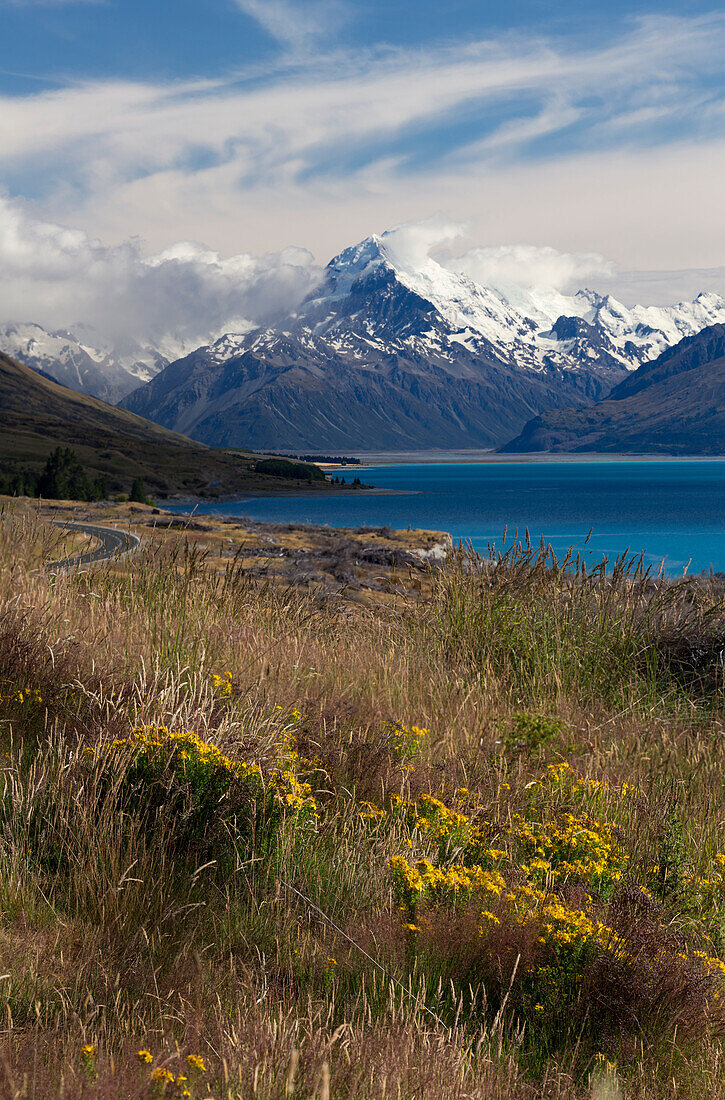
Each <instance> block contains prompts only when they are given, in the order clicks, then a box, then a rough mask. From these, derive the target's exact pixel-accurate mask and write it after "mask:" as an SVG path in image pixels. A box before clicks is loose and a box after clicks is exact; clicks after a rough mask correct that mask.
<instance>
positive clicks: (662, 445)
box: [501, 324, 725, 454]
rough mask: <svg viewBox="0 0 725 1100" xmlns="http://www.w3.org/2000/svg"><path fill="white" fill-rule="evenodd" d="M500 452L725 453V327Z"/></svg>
mask: <svg viewBox="0 0 725 1100" xmlns="http://www.w3.org/2000/svg"><path fill="white" fill-rule="evenodd" d="M501 450H502V451H505V452H509V453H523V452H530V451H553V452H563V451H571V452H586V451H592V452H609V453H613V452H622V453H632V452H636V453H663V454H725V325H721V324H718V325H712V326H710V327H709V328H706V329H703V330H702V332H699V333H697V334H696V335H695V336H690V337H688V338H686V339H685V340H682V341H681V343H679V344H677V345H675V346H674V347H672V348H668V349H667V350H666V351H665V352H663V353H662V355H660V356H659V357H658V358H657V359H656V360H654V362H652V363H645V364H644V365H643V366H641V367H640V368H639V370H637V371H635V372H634V373H633V374H631V375H629V376H628V377H627V378H625V379H624V381H622V382H621V383H619V384H618V385H617V386H615V387H614V389H613V390H612V392H611V393H610V394H609V396H608V397H607V398H606V400H603V401H599V402H598V403H597V404H595V405H593V406H592V407H591V408H587V409H561V410H556V411H552V412H548V413H545V414H543V415H540V416H537V417H535V418H533V419H532V420H531V421H529V423H528V424H527V425H526V427H525V428H524V430H523V432H521V434H520V435H519V436H517V437H516V438H515V439H513V440H511V441H510V442H509V443H507V444H506V445H505V446H503V447H502V448H501Z"/></svg>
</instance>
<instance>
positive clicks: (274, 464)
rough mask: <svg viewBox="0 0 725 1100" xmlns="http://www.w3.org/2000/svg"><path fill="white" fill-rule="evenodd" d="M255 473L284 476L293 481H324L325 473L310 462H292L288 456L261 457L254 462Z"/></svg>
mask: <svg viewBox="0 0 725 1100" xmlns="http://www.w3.org/2000/svg"><path fill="white" fill-rule="evenodd" d="M254 470H255V473H258V474H267V475H268V476H269V477H283V478H287V479H289V480H292V481H309V482H314V481H323V482H324V480H325V474H324V472H323V471H322V470H321V469H320V467H319V466H314V465H313V464H312V463H310V462H291V461H290V460H289V459H287V458H261V459H260V460H259V462H255V464H254Z"/></svg>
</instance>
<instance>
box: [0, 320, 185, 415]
mask: <svg viewBox="0 0 725 1100" xmlns="http://www.w3.org/2000/svg"><path fill="white" fill-rule="evenodd" d="M174 350H176V349H174ZM0 351H4V352H5V353H6V354H7V355H11V356H12V357H13V358H14V359H17V360H19V361H20V362H21V363H25V365H26V366H29V367H32V368H33V369H35V370H42V371H43V372H44V373H45V374H48V375H50V376H51V377H52V378H55V379H56V380H57V381H58V382H61V383H62V384H63V385H64V386H68V387H69V388H70V389H73V390H78V391H80V392H81V393H89V394H92V395H93V396H94V397H101V398H103V399H104V400H107V401H111V402H115V401H118V400H119V399H120V398H121V397H123V396H124V395H125V394H127V393H129V392H130V391H131V390H132V389H134V388H135V387H136V386H138V385H139V383H144V382H148V381H150V379H151V378H153V377H154V375H155V374H157V373H158V372H159V371H160V370H162V369H163V368H164V367H165V366H166V365H167V364H168V363H169V361H170V360H169V358H168V357H167V356H165V355H162V354H161V353H160V352H159V351H158V350H157V349H155V348H151V347H146V348H141V347H129V349H128V350H127V351H126V353H125V354H119V353H118V352H116V351H115V350H114V349H113V348H112V347H111V346H110V345H108V344H107V343H105V342H104V341H103V340H101V339H100V338H99V336H98V334H97V333H94V332H93V331H92V330H91V329H89V328H87V327H86V326H81V325H78V326H75V327H74V329H73V330H69V329H60V330H56V331H48V330H47V329H44V328H43V327H42V326H41V325H36V324H33V323H13V322H8V323H6V324H0Z"/></svg>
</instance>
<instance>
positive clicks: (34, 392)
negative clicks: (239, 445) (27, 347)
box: [0, 353, 324, 495]
mask: <svg viewBox="0 0 725 1100" xmlns="http://www.w3.org/2000/svg"><path fill="white" fill-rule="evenodd" d="M58 445H61V446H70V447H72V448H73V449H74V450H75V451H76V453H77V454H78V457H79V459H80V461H81V463H82V465H83V466H84V468H85V469H86V471H87V472H88V474H89V475H90V476H91V477H95V476H98V475H106V476H107V477H108V479H109V482H110V485H111V488H112V489H114V490H115V491H119V490H124V491H128V488H129V486H130V485H131V482H132V481H133V479H134V478H135V477H140V478H142V479H143V481H144V483H145V485H146V487H147V488H148V489H149V491H150V492H151V493H152V494H157V495H166V494H167V493H170V492H173V491H177V492H178V491H181V492H187V493H198V492H201V491H212V492H222V493H234V492H250V491H264V490H267V491H279V488H280V486H281V487H283V488H285V489H289V488H296V487H299V485H302V484H304V485H306V484H307V482H306V481H304V482H299V483H297V484H296V485H295V484H294V483H293V482H291V481H290V480H289V479H283V480H282V481H281V482H280V479H279V478H275V477H270V476H267V475H260V474H256V473H255V472H254V469H253V467H254V463H255V462H256V460H257V458H258V456H256V455H250V454H245V453H243V452H242V453H238V452H237V453H235V454H234V455H231V454H227V453H226V452H224V451H219V450H212V449H211V448H209V447H206V446H204V445H203V444H200V443H195V442H192V441H191V440H190V439H187V438H186V437H185V436H182V435H178V434H177V433H176V432H171V431H167V430H166V429H165V428H160V427H159V426H158V425H156V424H152V423H151V422H150V421H148V420H144V419H143V418H142V417H140V416H136V415H135V414H133V413H129V412H126V411H125V410H123V409H117V408H115V407H114V406H113V405H107V404H106V403H105V402H103V401H99V400H98V399H97V398H94V397H89V396H87V395H86V394H80V393H76V392H75V391H73V390H69V389H67V388H66V387H65V386H61V385H58V384H57V383H55V382H53V381H52V379H50V378H48V377H46V376H43V375H41V374H38V373H37V372H35V371H32V370H30V368H28V367H26V366H24V365H23V364H21V363H18V362H16V361H15V360H14V359H10V358H9V357H8V356H6V355H3V354H2V353H0V470H3V471H4V472H8V471H14V470H16V469H18V468H24V467H28V468H31V469H33V470H35V471H36V472H39V471H40V469H41V468H42V466H43V464H44V461H45V459H46V458H47V456H48V455H49V454H50V452H51V451H52V450H54V448H55V447H57V446H58ZM322 488H324V485H323V486H322Z"/></svg>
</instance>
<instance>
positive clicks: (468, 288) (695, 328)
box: [297, 232, 725, 370]
mask: <svg viewBox="0 0 725 1100" xmlns="http://www.w3.org/2000/svg"><path fill="white" fill-rule="evenodd" d="M398 240H399V238H398V236H397V234H396V233H395V232H393V233H383V234H382V235H380V236H375V235H373V236H371V237H368V238H366V240H364V241H361V242H360V243H359V244H356V245H353V246H351V247H350V248H347V249H345V250H344V251H343V252H341V253H340V254H339V255H338V256H336V257H335V258H334V259H333V260H331V262H330V263H329V264H328V266H327V268H326V269H325V277H324V280H323V282H322V285H321V286H320V287H319V288H318V290H317V291H316V292H315V293H314V295H311V296H310V297H309V299H308V300H307V301H306V302H305V303H303V305H302V307H301V308H300V310H299V311H298V314H297V318H298V320H299V321H301V322H303V323H304V322H305V321H306V320H307V321H312V320H313V319H315V320H314V323H313V324H312V325H311V327H312V331H314V333H315V334H316V335H323V334H324V333H325V332H327V331H329V330H330V328H332V327H335V326H337V327H340V325H341V323H342V322H341V319H340V318H339V317H338V316H337V309H338V306H339V304H340V303H342V302H344V301H345V299H347V298H348V297H349V296H350V294H351V292H352V290H353V288H354V287H355V286H356V285H361V284H363V283H364V282H365V280H366V279H369V278H370V276H371V275H372V273H373V272H374V271H376V270H378V271H380V270H387V271H389V272H390V273H391V274H393V275H394V277H395V278H396V280H397V281H398V282H399V283H400V284H401V285H402V286H405V287H407V288H408V289H409V290H411V291H412V292H413V293H414V294H416V295H418V296H419V297H420V298H422V299H424V300H425V301H426V302H429V303H430V304H431V305H432V306H433V307H434V308H435V310H436V312H437V314H438V315H439V317H440V318H442V319H443V320H445V321H446V322H447V324H448V325H449V326H450V329H451V331H450V332H449V333H448V340H449V341H450V342H453V343H458V344H462V345H464V346H466V347H468V348H469V349H470V350H475V349H476V347H479V346H480V340H479V339H478V338H479V337H480V338H482V339H483V340H484V341H485V342H486V344H487V345H488V346H489V348H491V349H494V350H495V352H496V353H497V354H498V355H499V356H500V357H501V358H502V359H504V360H508V361H510V360H511V359H512V358H514V359H515V360H516V362H517V363H518V364H519V365H522V366H528V367H530V368H531V369H535V370H541V369H546V368H547V367H558V368H561V369H565V370H566V369H577V367H578V366H579V365H580V364H581V362H582V360H591V359H592V358H595V357H597V356H598V357H602V356H604V357H605V358H607V359H608V360H609V361H611V362H616V363H619V364H621V366H622V367H624V368H625V369H627V370H635V369H636V368H637V367H638V366H639V365H640V364H641V363H642V362H645V361H647V360H650V359H654V358H656V357H657V356H658V355H659V354H660V353H661V352H662V351H663V350H664V349H665V348H666V347H669V346H671V345H672V344H675V343H677V342H678V341H679V340H681V339H682V338H683V337H684V336H691V335H693V334H694V333H696V332H699V331H700V330H701V329H703V328H706V327H707V326H709V325H712V324H717V323H719V322H722V321H724V320H725V298H722V297H721V296H720V295H718V294H713V293H704V294H700V295H699V296H698V297H697V298H696V299H695V300H694V301H693V302H680V303H679V304H678V305H674V306H666V307H658V306H639V305H637V306H632V307H627V306H625V305H623V304H622V303H621V302H619V301H617V299H616V298H614V297H612V296H611V295H608V294H607V295H601V294H598V293H597V292H596V291H594V290H589V289H584V290H580V291H577V292H576V293H575V294H571V295H567V294H563V293H561V291H559V290H557V289H555V288H549V287H536V286H530V287H525V286H521V285H513V284H512V285H505V286H501V287H498V288H496V289H494V288H492V287H486V286H482V285H480V284H479V283H477V282H475V281H474V280H473V279H472V278H470V277H469V276H468V275H466V274H464V273H462V272H458V271H456V270H453V269H451V268H449V267H445V266H443V265H442V264H439V263H437V262H436V261H435V260H434V259H432V257H430V256H428V255H425V256H414V257H411V256H410V255H407V254H406V253H405V251H404V250H401V249H399V247H398ZM326 308H327V312H326ZM562 317H568V318H580V319H581V320H582V321H585V322H586V324H587V326H589V327H590V329H591V331H588V330H586V329H584V328H583V327H581V326H580V327H579V329H578V331H577V337H576V339H575V338H574V337H573V336H571V335H570V332H571V329H570V328H567V326H560V327H559V329H558V330H557V329H556V328H555V326H556V323H557V321H558V320H559V319H560V318H562ZM585 333H586V334H587V335H588V339H586V338H584V336H585Z"/></svg>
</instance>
